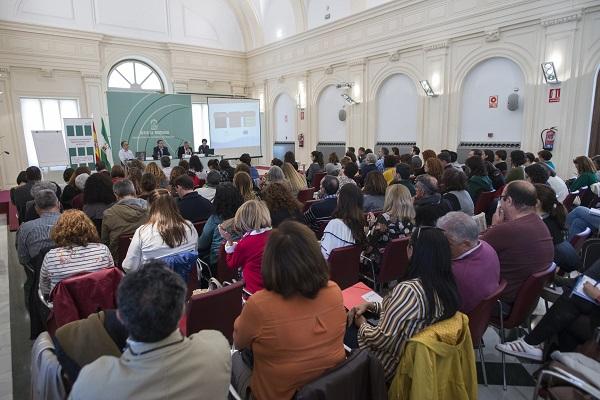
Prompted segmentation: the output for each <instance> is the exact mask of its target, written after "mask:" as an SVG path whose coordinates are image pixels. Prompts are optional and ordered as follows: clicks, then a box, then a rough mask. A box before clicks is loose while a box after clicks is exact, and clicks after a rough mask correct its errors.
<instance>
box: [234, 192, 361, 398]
mask: <svg viewBox="0 0 600 400" xmlns="http://www.w3.org/2000/svg"><path fill="white" fill-rule="evenodd" d="M348 186H350V185H348ZM311 237H312V234H311V232H310V230H309V229H308V228H306V227H305V226H303V225H301V224H299V223H296V222H291V221H287V222H284V223H282V224H281V225H280V227H279V228H278V229H275V230H274V231H273V233H272V234H271V237H270V239H269V242H268V244H267V246H266V248H265V251H264V256H263V262H262V277H263V281H264V285H265V290H261V291H260V292H258V293H256V294H254V295H253V296H251V297H250V298H249V299H248V301H247V302H246V304H245V306H244V308H243V309H242V314H241V315H240V316H239V317H238V318H237V320H236V321H235V328H234V334H233V336H234V344H235V347H236V348H238V349H242V351H241V352H236V353H234V355H233V373H232V384H233V386H234V387H235V388H236V389H237V391H238V393H240V394H241V395H242V396H245V395H246V394H247V389H246V388H248V387H249V388H250V389H251V392H252V397H253V398H256V399H291V398H292V397H293V396H294V393H295V392H296V391H297V390H298V389H300V388H301V387H302V386H304V385H306V384H307V383H309V382H311V381H313V380H314V379H316V378H318V377H319V376H320V375H322V374H323V373H324V372H325V371H327V370H330V369H331V368H333V367H335V366H336V365H338V364H339V363H341V362H342V361H344V359H345V358H346V355H345V352H344V347H343V338H344V328H345V321H346V319H345V314H344V305H343V302H342V293H341V291H340V289H339V287H338V286H337V285H336V284H335V283H334V282H331V281H329V268H328V266H327V263H326V262H325V260H324V259H323V257H321V255H320V254H319V247H318V245H317V244H316V242H315V241H314V240H313V239H311ZM247 351H251V352H252V355H253V357H252V359H253V362H250V363H249V362H248V359H247V357H244V355H243V353H244V352H247Z"/></svg>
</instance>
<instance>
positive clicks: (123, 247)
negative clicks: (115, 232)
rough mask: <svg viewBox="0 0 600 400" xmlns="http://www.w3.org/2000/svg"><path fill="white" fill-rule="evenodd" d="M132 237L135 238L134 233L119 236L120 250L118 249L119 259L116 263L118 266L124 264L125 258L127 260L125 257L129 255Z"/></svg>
mask: <svg viewBox="0 0 600 400" xmlns="http://www.w3.org/2000/svg"><path fill="white" fill-rule="evenodd" d="M131 239H133V234H130V235H121V236H119V242H118V246H119V250H118V256H119V257H118V258H119V259H118V260H115V264H116V265H117V266H118V267H121V264H123V260H125V257H127V250H129V245H130V244H131Z"/></svg>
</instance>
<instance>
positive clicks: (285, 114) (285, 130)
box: [273, 93, 297, 142]
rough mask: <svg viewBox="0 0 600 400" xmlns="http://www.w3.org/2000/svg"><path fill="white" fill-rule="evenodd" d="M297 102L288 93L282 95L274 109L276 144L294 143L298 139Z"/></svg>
mask: <svg viewBox="0 0 600 400" xmlns="http://www.w3.org/2000/svg"><path fill="white" fill-rule="evenodd" d="M296 111H297V110H296V102H295V101H294V99H292V98H291V97H290V95H289V94H287V93H282V94H280V95H279V96H278V97H277V99H276V100H275V106H274V107H273V118H274V119H275V120H274V124H273V127H274V138H275V142H293V141H295V139H296Z"/></svg>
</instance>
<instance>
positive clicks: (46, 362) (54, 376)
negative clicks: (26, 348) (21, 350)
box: [30, 332, 67, 400]
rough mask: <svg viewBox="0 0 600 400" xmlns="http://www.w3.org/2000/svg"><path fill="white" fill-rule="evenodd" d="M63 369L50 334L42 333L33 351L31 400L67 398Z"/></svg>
mask: <svg viewBox="0 0 600 400" xmlns="http://www.w3.org/2000/svg"><path fill="white" fill-rule="evenodd" d="M65 386H66V385H65V382H64V380H63V369H62V366H61V364H60V363H59V362H58V358H57V356H56V348H55V346H54V342H53V341H52V338H51V337H50V335H49V334H48V332H42V333H41V334H40V335H39V336H38V337H37V339H35V342H34V343H33V347H32V349H31V391H30V394H31V396H30V398H31V400H54V399H56V400H59V399H66V398H67V388H66V387H65Z"/></svg>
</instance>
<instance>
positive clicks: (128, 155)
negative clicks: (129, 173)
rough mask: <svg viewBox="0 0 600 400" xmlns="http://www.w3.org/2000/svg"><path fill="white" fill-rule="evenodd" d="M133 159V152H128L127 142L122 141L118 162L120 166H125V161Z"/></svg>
mask: <svg viewBox="0 0 600 400" xmlns="http://www.w3.org/2000/svg"><path fill="white" fill-rule="evenodd" d="M134 158H135V157H134V155H133V152H132V151H131V150H129V142H127V140H123V141H122V142H121V150H119V160H121V164H123V165H125V164H127V160H133V159H134Z"/></svg>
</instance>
